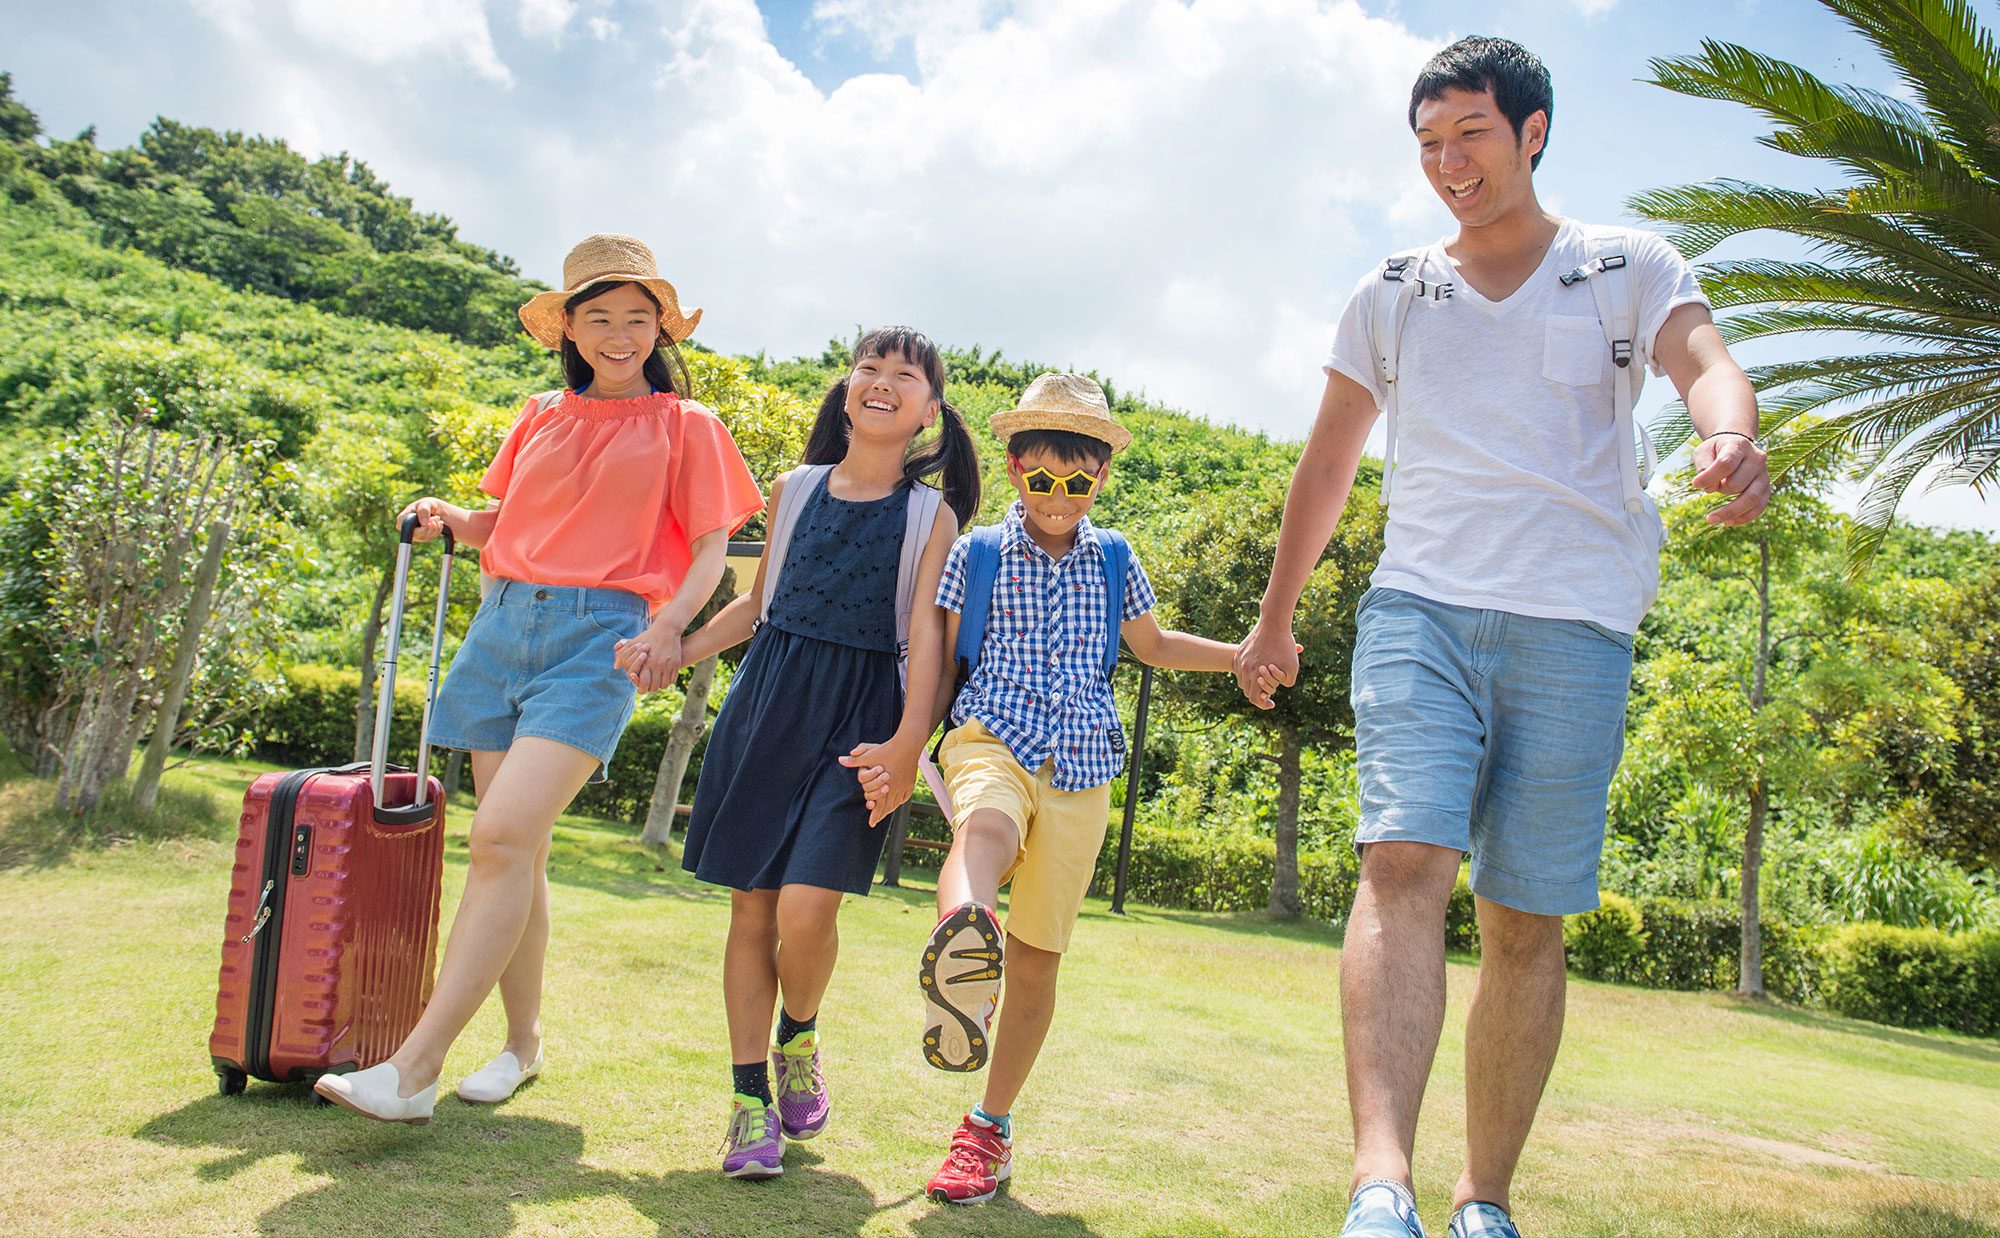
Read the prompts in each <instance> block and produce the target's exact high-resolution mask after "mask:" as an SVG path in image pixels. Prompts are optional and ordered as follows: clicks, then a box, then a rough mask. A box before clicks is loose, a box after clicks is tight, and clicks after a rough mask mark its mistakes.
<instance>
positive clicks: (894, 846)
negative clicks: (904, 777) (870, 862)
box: [882, 800, 910, 890]
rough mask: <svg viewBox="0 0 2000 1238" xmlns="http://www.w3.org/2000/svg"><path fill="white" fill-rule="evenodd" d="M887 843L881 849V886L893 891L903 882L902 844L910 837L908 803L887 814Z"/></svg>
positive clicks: (903, 803) (905, 802)
mask: <svg viewBox="0 0 2000 1238" xmlns="http://www.w3.org/2000/svg"><path fill="white" fill-rule="evenodd" d="M887 824H888V828H889V841H888V842H887V843H886V844H884V846H883V848H882V884H883V885H884V886H886V887H887V888H889V889H891V890H894V889H896V888H898V887H899V886H900V885H901V884H902V880H903V842H904V840H905V839H907V838H909V836H910V801H908V800H904V801H903V802H902V803H901V804H900V805H898V806H897V808H896V811H894V812H892V813H890V814H889V820H888V823H887Z"/></svg>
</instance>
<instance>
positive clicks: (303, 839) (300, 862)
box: [292, 825, 313, 877]
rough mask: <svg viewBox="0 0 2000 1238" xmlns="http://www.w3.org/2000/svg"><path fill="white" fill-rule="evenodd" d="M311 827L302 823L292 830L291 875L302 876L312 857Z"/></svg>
mask: <svg viewBox="0 0 2000 1238" xmlns="http://www.w3.org/2000/svg"><path fill="white" fill-rule="evenodd" d="M312 836H313V832H312V827H311V826H310V825H302V826H300V827H299V828H298V829H296V830H293V831H292V876H294V877H303V876H305V875H306V869H307V867H309V862H310V860H311V858H312Z"/></svg>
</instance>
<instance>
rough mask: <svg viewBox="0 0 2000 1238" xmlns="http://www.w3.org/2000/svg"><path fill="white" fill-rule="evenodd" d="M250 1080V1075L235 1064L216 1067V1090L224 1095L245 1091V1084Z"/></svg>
mask: <svg viewBox="0 0 2000 1238" xmlns="http://www.w3.org/2000/svg"><path fill="white" fill-rule="evenodd" d="M249 1082H250V1076H248V1075H246V1074H244V1073H243V1072H242V1071H240V1070H238V1069H236V1068H235V1067H234V1066H217V1067H216V1068H215V1090H216V1091H217V1092H219V1093H221V1094H222V1095H224V1096H235V1095H238V1094H239V1093H241V1092H242V1091H243V1086H244V1085H245V1084H247V1083H249Z"/></svg>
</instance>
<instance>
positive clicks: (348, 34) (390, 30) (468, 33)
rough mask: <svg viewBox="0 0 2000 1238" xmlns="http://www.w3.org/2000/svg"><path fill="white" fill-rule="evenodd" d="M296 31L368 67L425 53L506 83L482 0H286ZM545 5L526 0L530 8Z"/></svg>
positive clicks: (524, 10) (509, 77) (509, 78)
mask: <svg viewBox="0 0 2000 1238" xmlns="http://www.w3.org/2000/svg"><path fill="white" fill-rule="evenodd" d="M284 7H285V8H286V9H288V10H289V12H290V14H291V18H292V20H293V22H294V23H296V24H297V26H298V29H299V31H300V33H302V34H304V35H305V36H306V37H307V38H308V39H310V40H313V41H314V42H317V43H321V44H324V45H327V46H331V47H333V48H335V49H337V50H339V51H342V52H345V53H347V54H348V55H350V56H353V57H355V58H357V59H359V60H362V61H364V62H366V63H368V64H372V65H386V64H394V63H399V62H405V61H410V60H414V59H418V58H425V57H439V58H442V59H445V60H458V61H462V62H463V63H465V64H466V65H467V66H469V67H470V68H472V69H473V70H474V71H475V72H477V73H479V74H480V75H481V76H483V77H488V78H491V79H493V80H494V81H496V82H501V83H503V84H504V83H511V82H512V81H513V74H512V73H510V72H509V71H508V69H507V66H506V65H504V64H502V63H500V57H499V54H498V53H497V52H496V51H495V50H494V48H493V32H492V29H491V28H490V27H489V26H488V25H487V22H486V10H485V7H484V5H483V4H482V0H287V3H286V4H285V6H284ZM546 7H547V4H546V3H545V0H544V2H537V0H529V3H528V4H524V5H523V6H522V17H523V19H524V20H525V19H526V17H527V14H528V10H529V9H530V8H534V9H545V8H546Z"/></svg>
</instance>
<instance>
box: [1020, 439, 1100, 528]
mask: <svg viewBox="0 0 2000 1238" xmlns="http://www.w3.org/2000/svg"><path fill="white" fill-rule="evenodd" d="M1038 468H1040V469H1047V470H1048V471H1049V472H1050V473H1053V474H1054V475H1055V476H1057V477H1063V476H1066V475H1067V474H1070V473H1074V472H1076V471H1077V470H1078V469H1082V470H1083V471H1084V472H1086V473H1093V474H1095V475H1096V477H1097V488H1096V489H1095V490H1093V491H1091V492H1090V493H1089V494H1087V495H1084V496H1082V497H1081V498H1079V497H1077V496H1074V495H1071V494H1068V493H1066V492H1065V489H1064V487H1062V486H1057V487H1055V488H1054V492H1053V493H1051V494H1035V493H1032V492H1031V491H1029V489H1028V483H1027V482H1026V481H1024V480H1023V477H1024V475H1025V474H1028V473H1032V472H1034V471H1035V470H1036V469H1038ZM1110 475H1111V462H1110V461H1109V460H1106V461H1105V462H1104V463H1103V464H1097V463H1095V462H1093V461H1090V460H1065V459H1063V458H1062V456H1061V455H1059V454H1057V453H1056V452H1053V451H1049V450H1047V449H1046V448H1042V447H1030V448H1028V449H1027V450H1025V451H1023V452H1022V453H1021V454H1020V455H1018V456H1016V455H1009V456H1008V457H1007V480H1009V481H1011V482H1013V483H1014V493H1015V494H1017V495H1019V496H1021V506H1022V508H1023V509H1024V517H1023V518H1024V519H1025V520H1027V522H1028V524H1029V525H1030V526H1032V528H1033V529H1034V530H1036V531H1038V532H1040V533H1041V535H1042V537H1043V538H1045V539H1048V540H1050V541H1056V542H1063V543H1067V542H1068V541H1069V540H1070V539H1071V538H1072V537H1074V536H1075V534H1076V526H1077V524H1078V522H1080V521H1081V520H1082V519H1083V518H1084V516H1085V515H1086V514H1088V513H1089V511H1090V509H1091V507H1092V506H1093V505H1095V504H1096V502H1097V496H1098V495H1100V494H1103V493H1104V481H1105V479H1106V478H1107V477H1109V476H1110Z"/></svg>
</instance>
